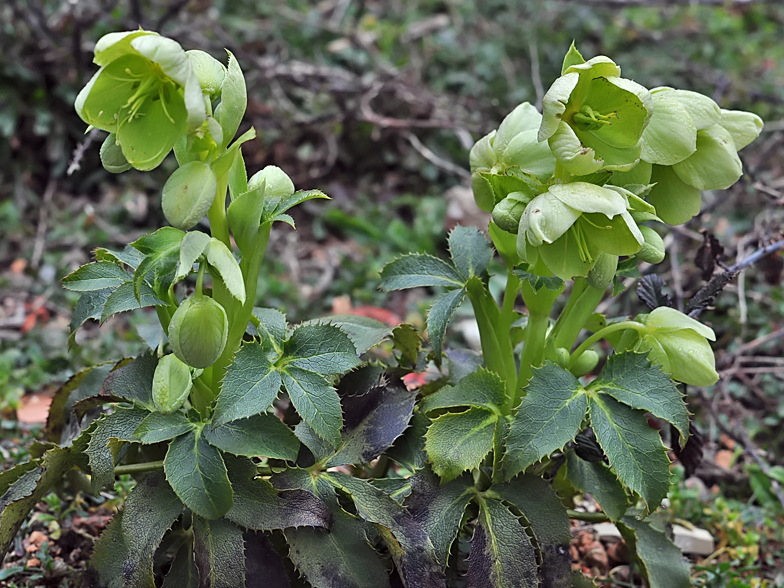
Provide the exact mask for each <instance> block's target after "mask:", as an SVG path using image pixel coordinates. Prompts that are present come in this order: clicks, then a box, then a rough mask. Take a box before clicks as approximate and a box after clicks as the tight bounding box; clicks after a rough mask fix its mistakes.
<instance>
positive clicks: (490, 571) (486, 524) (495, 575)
mask: <svg viewBox="0 0 784 588" xmlns="http://www.w3.org/2000/svg"><path fill="white" fill-rule="evenodd" d="M536 572H537V567H536V552H535V551H534V548H533V546H532V545H531V541H530V539H529V538H528V535H527V534H526V532H525V529H523V527H522V525H520V522H519V521H518V520H517V517H516V516H514V515H513V514H512V513H511V512H509V509H508V508H506V507H505V506H504V505H503V504H501V503H500V502H498V501H496V500H484V501H482V503H481V508H480V509H479V518H478V519H477V523H476V527H475V528H474V536H473V538H472V539H471V555H470V556H469V560H468V574H467V575H466V579H467V583H466V586H468V588H512V587H521V588H536V587H537V586H538V585H539V582H538V579H537V574H536Z"/></svg>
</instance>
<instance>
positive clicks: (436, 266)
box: [379, 253, 466, 290]
mask: <svg viewBox="0 0 784 588" xmlns="http://www.w3.org/2000/svg"><path fill="white" fill-rule="evenodd" d="M465 282H466V281H465V279H463V277H462V276H461V275H460V273H459V272H458V271H457V270H456V269H455V267H454V266H453V265H452V264H450V263H448V262H446V261H444V260H443V259H439V258H438V257H434V256H432V255H428V254H427V253H411V254H409V255H404V256H402V257H399V258H398V259H395V260H394V261H390V262H389V263H388V264H386V265H385V266H384V269H382V270H381V283H380V284H379V288H381V289H382V290H405V289H408V288H419V287H423V286H447V287H453V288H454V287H457V288H461V287H463V286H464V285H465Z"/></svg>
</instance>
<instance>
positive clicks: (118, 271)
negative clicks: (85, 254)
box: [62, 261, 131, 292]
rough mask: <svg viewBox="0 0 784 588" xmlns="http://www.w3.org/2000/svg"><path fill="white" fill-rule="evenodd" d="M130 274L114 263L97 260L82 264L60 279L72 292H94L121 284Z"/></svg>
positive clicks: (64, 286)
mask: <svg viewBox="0 0 784 588" xmlns="http://www.w3.org/2000/svg"><path fill="white" fill-rule="evenodd" d="M130 277H131V275H130V274H129V273H128V272H127V271H125V270H124V269H123V268H121V267H120V266H118V265H115V264H114V263H111V262H109V261H98V262H94V263H88V264H87V265H83V266H82V267H80V268H79V269H77V270H76V271H74V272H72V273H70V274H68V275H67V276H65V277H64V278H63V279H62V284H63V288H66V289H67V290H73V291H74V292H94V291H96V290H105V289H107V288H111V289H114V288H116V287H117V286H121V285H122V284H123V283H124V282H125V281H126V280H129V279H130Z"/></svg>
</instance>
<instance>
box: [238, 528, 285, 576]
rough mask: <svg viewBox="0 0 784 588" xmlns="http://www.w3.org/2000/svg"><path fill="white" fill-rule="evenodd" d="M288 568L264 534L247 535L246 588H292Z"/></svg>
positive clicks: (247, 533)
mask: <svg viewBox="0 0 784 588" xmlns="http://www.w3.org/2000/svg"><path fill="white" fill-rule="evenodd" d="M287 567H288V566H287V564H286V563H284V560H283V558H282V557H281V556H280V554H279V553H278V551H277V550H276V549H275V548H274V547H273V545H272V543H271V542H270V540H269V539H267V537H266V536H265V535H264V533H251V532H246V533H245V588H291V580H290V579H289V572H288V570H287Z"/></svg>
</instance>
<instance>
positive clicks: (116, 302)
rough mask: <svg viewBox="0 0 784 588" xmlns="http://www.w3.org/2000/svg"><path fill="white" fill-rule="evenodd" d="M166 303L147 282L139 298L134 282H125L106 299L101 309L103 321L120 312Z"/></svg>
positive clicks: (143, 284)
mask: <svg viewBox="0 0 784 588" xmlns="http://www.w3.org/2000/svg"><path fill="white" fill-rule="evenodd" d="M165 304H166V302H164V301H163V300H161V299H160V298H158V297H157V296H156V295H155V292H153V291H152V288H150V287H149V286H148V285H147V284H145V283H142V285H141V289H140V291H139V299H138V300H137V299H136V296H135V295H134V293H133V282H125V283H124V284H122V285H121V286H119V287H118V288H115V289H114V290H113V291H112V293H111V294H109V297H108V298H107V299H106V302H105V304H104V307H103V310H102V311H101V323H103V322H104V321H105V320H106V319H108V318H109V317H110V316H112V315H113V314H117V313H118V312H125V311H128V310H136V309H138V308H145V307H147V306H158V305H165Z"/></svg>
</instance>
